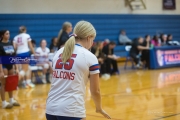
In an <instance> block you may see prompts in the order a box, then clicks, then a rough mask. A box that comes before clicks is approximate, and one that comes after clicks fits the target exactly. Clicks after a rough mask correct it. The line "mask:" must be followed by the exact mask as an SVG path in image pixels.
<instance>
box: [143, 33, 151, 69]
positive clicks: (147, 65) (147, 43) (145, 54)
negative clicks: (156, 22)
mask: <svg viewBox="0 0 180 120" xmlns="http://www.w3.org/2000/svg"><path fill="white" fill-rule="evenodd" d="M150 41H151V36H150V35H146V36H145V40H144V42H143V46H144V47H148V46H149V48H151V42H150ZM141 61H143V63H145V68H150V53H149V50H142V55H141Z"/></svg>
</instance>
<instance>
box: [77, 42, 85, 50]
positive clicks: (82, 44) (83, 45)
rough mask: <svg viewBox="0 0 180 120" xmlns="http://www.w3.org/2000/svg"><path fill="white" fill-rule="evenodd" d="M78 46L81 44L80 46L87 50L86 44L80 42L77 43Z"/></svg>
mask: <svg viewBox="0 0 180 120" xmlns="http://www.w3.org/2000/svg"><path fill="white" fill-rule="evenodd" d="M76 44H79V45H81V46H82V47H84V48H86V47H85V44H84V43H83V42H79V41H78V42H76Z"/></svg>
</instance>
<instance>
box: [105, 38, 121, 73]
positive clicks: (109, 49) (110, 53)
mask: <svg viewBox="0 0 180 120" xmlns="http://www.w3.org/2000/svg"><path fill="white" fill-rule="evenodd" d="M115 46H116V43H115V42H110V43H109V44H107V45H106V46H104V47H103V50H102V51H103V53H104V54H105V55H106V60H105V62H106V63H107V64H106V68H107V73H111V74H115V73H116V72H118V67H117V61H116V59H117V57H116V56H115V55H114V48H115ZM111 65H112V66H113V69H112V71H111Z"/></svg>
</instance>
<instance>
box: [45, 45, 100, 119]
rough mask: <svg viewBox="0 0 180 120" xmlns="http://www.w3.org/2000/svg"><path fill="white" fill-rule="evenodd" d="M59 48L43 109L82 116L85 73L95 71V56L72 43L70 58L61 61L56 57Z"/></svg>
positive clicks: (48, 112)
mask: <svg viewBox="0 0 180 120" xmlns="http://www.w3.org/2000/svg"><path fill="white" fill-rule="evenodd" d="M63 49H64V48H61V49H60V50H59V51H58V52H57V53H56V55H55V56H54V58H53V77H52V84H51V89H50V92H49V95H48V99H47V103H46V113H47V114H50V115H56V116H68V117H79V118H84V117H86V114H85V111H86V110H85V100H84V98H85V93H86V89H85V87H86V83H87V81H88V76H89V74H97V73H99V64H98V60H97V58H96V56H95V55H93V54H92V53H91V52H90V51H88V50H87V49H85V48H83V47H81V46H80V45H78V44H76V45H75V48H74V51H73V54H72V56H71V59H69V60H68V61H67V62H66V64H63V63H62V60H61V59H60V58H61V54H62V52H63ZM59 56H60V57H59Z"/></svg>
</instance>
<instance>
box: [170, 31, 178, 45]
mask: <svg viewBox="0 0 180 120" xmlns="http://www.w3.org/2000/svg"><path fill="white" fill-rule="evenodd" d="M167 45H180V43H179V42H178V41H176V40H173V36H172V35H171V34H169V35H168V37H167Z"/></svg>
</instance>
